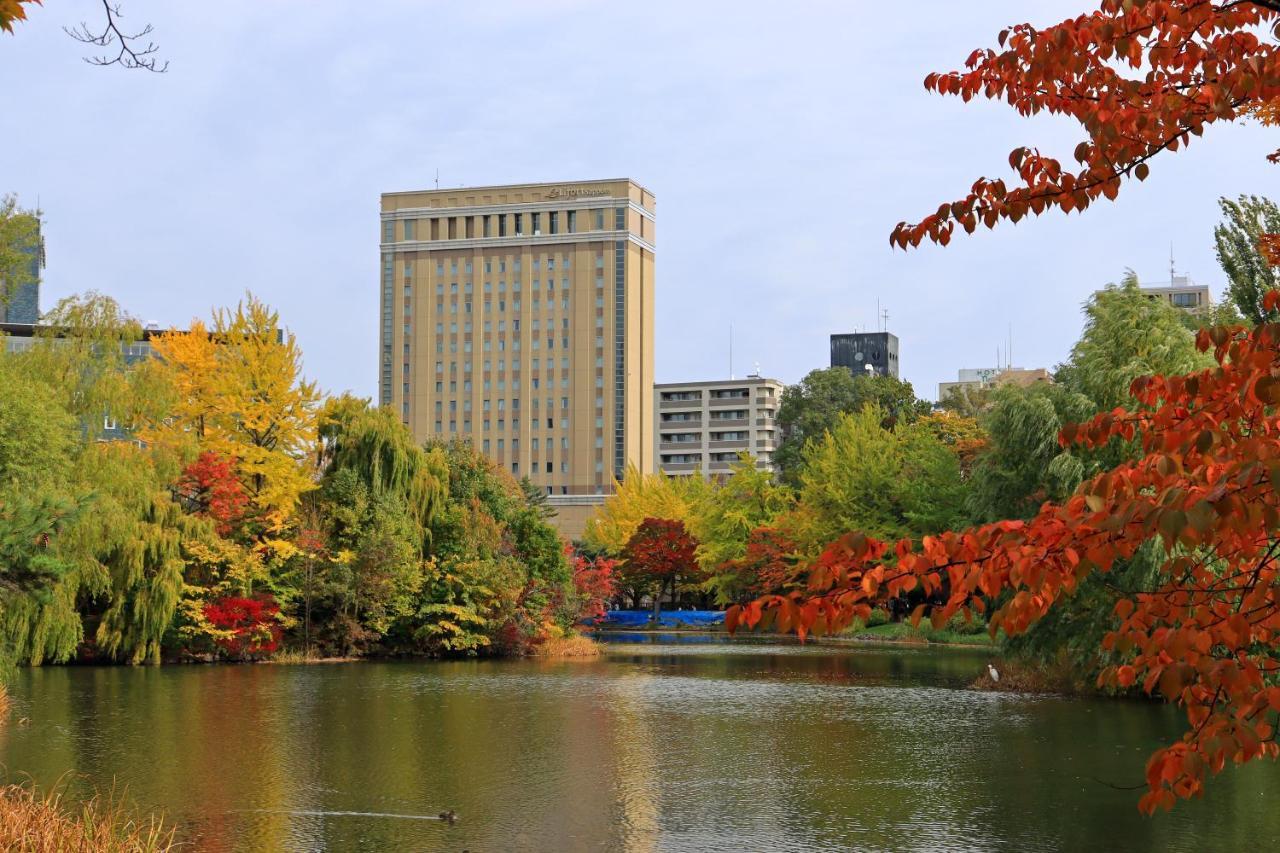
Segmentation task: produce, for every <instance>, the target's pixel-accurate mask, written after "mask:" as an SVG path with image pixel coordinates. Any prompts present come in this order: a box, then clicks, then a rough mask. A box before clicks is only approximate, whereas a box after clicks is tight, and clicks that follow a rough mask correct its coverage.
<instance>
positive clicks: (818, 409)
mask: <svg viewBox="0 0 1280 853" xmlns="http://www.w3.org/2000/svg"><path fill="white" fill-rule="evenodd" d="M872 405H874V406H877V407H878V408H879V409H880V410H881V412H882V413H883V416H884V417H885V419H886V423H893V422H895V421H898V420H904V421H912V420H915V418H917V417H919V416H920V415H923V414H925V413H927V412H928V411H929V404H928V403H927V402H925V401H923V400H920V399H917V398H916V395H915V391H914V389H912V387H911V383H910V382H904V381H902V380H899V379H895V378H893V377H892V376H878V375H877V376H854V375H853V374H852V373H850V372H849V370H848V369H847V368H844V367H827V368H821V369H818V370H813V371H810V372H809V373H808V375H806V376H805V377H804V378H803V379H801V380H800V381H799V382H798V383H796V384H795V385H789V386H787V388H786V390H785V391H783V392H782V402H781V404H780V405H779V407H778V425H779V427H780V428H781V430H782V444H781V445H779V447H778V450H777V452H776V453H775V454H774V461H775V462H776V463H777V465H778V468H779V470H780V471H781V472H782V475H783V478H784V479H785V480H787V481H789V482H792V483H794V482H796V481H797V480H796V478H797V474H798V471H799V468H800V466H801V465H802V464H803V460H804V446H805V443H806V442H808V441H810V440H812V439H820V438H821V437H822V435H823V433H825V432H827V431H828V430H830V429H831V428H832V427H833V426H834V425H835V423H836V421H837V419H838V418H839V416H840V415H841V414H853V413H855V412H860V411H862V410H863V409H864V408H866V407H867V406H872Z"/></svg>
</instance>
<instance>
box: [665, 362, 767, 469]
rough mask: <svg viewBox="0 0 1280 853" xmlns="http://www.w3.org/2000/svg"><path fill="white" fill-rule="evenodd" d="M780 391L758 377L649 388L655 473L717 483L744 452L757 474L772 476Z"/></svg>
mask: <svg viewBox="0 0 1280 853" xmlns="http://www.w3.org/2000/svg"><path fill="white" fill-rule="evenodd" d="M783 387H784V386H783V384H782V383H781V382H779V381H778V380H776V379H765V378H763V377H760V376H748V377H746V378H745V379H726V380H721V381H718V382H671V383H665V384H656V385H654V386H653V391H654V397H655V400H654V404H655V405H654V411H655V413H656V415H655V416H656V418H657V422H656V423H655V424H654V430H653V431H654V435H656V436H657V445H658V447H657V454H656V455H657V458H658V468H659V469H661V470H662V471H663V472H665V473H666V474H668V475H669V476H675V477H689V476H693V475H694V474H701V475H702V476H703V477H704V478H708V479H709V478H721V477H725V476H727V475H728V474H729V471H730V469H731V468H732V467H733V463H734V462H736V461H737V459H738V454H740V453H742V452H743V451H746V452H747V453H749V454H750V455H751V456H752V457H754V459H755V461H756V467H757V468H762V469H764V470H767V471H773V470H774V467H773V453H774V451H775V450H776V449H777V447H778V445H779V444H780V443H781V441H782V435H781V431H780V429H779V427H778V422H777V417H778V406H779V405H780V403H781V402H782V389H783Z"/></svg>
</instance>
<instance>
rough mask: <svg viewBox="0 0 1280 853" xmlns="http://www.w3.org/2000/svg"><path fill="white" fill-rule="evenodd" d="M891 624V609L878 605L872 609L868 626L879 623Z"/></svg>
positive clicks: (868, 618) (874, 625)
mask: <svg viewBox="0 0 1280 853" xmlns="http://www.w3.org/2000/svg"><path fill="white" fill-rule="evenodd" d="M888 624H889V611H887V610H884V609H882V608H879V607H877V608H876V609H875V610H872V611H871V615H870V616H868V617H867V627H868V628H874V627H876V626H877V625H888Z"/></svg>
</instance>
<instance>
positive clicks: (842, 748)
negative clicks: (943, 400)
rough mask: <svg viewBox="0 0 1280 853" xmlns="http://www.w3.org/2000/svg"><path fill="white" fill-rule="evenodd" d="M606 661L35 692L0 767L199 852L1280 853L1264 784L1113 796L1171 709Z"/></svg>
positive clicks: (840, 661)
mask: <svg viewBox="0 0 1280 853" xmlns="http://www.w3.org/2000/svg"><path fill="white" fill-rule="evenodd" d="M611 639H612V641H611V642H610V643H609V644H608V645H607V651H606V654H605V655H604V656H602V657H600V658H597V659H590V660H566V661H537V660H517V661H455V662H418V663H352V664H326V665H310V666H307V665H303V666H178V667H163V668H148V669H143V668H138V669H128V668H123V667H119V668H90V667H47V668H43V669H37V670H25V671H22V672H20V673H18V675H17V677H16V679H15V682H14V683H13V684H12V686H11V692H12V694H13V697H14V700H15V708H14V712H13V716H12V718H11V719H14V720H16V719H17V718H19V717H22V716H27V717H29V718H30V720H31V721H30V723H29V724H27V725H24V726H19V725H16V724H14V723H12V722H11V723H10V725H8V726H7V727H4V728H0V765H3V766H4V768H6V771H5V772H6V774H7V776H8V778H9V779H14V778H17V777H19V776H21V775H24V774H25V775H29V776H30V777H32V778H34V779H35V780H37V781H38V782H39V783H41V784H45V785H48V784H52V783H54V782H55V781H57V780H58V779H59V778H61V777H64V775H65V774H68V773H69V772H74V773H75V774H79V775H77V776H74V777H72V781H71V784H73V785H76V786H80V787H82V788H83V787H85V786H97V787H98V788H100V789H104V790H105V789H110V787H111V786H112V784H113V782H114V783H115V784H116V785H117V787H127V791H128V795H129V796H130V797H131V798H132V799H133V800H134V801H136V802H137V803H139V804H140V805H141V806H143V807H145V808H148V809H157V810H162V811H163V812H164V813H165V814H166V815H167V816H168V817H169V819H170V820H172V821H174V822H176V823H177V824H178V825H179V826H180V827H181V830H182V836H181V837H182V838H183V839H184V840H186V841H189V842H191V843H192V847H193V848H194V849H199V850H255V849H266V850H318V849H332V850H355V849H361V850H455V851H457V850H469V851H472V853H481V851H523V850H529V851H576V850H583V851H590V850H607V851H613V850H624V851H650V850H653V851H658V850H664V851H665V850H672V851H705V850H770V851H774V850H777V851H787V850H794V851H823V850H841V851H843V850H909V849H910V850H919V849H926V850H927V849H933V850H944V849H957V848H963V849H971V850H1019V851H1022V850H1032V849H1035V850H1084V849H1098V850H1188V851H1208V850H1243V849H1276V848H1277V845H1278V844H1280V809H1276V808H1275V803H1276V799H1275V797H1276V795H1277V794H1280V768H1278V767H1277V766H1276V765H1274V764H1270V763H1268V764H1260V763H1258V764H1254V765H1251V766H1249V767H1245V768H1241V769H1228V770H1227V771H1226V772H1225V773H1224V774H1223V775H1222V776H1220V777H1219V778H1218V779H1217V780H1215V781H1214V783H1213V784H1212V785H1211V786H1210V789H1209V792H1208V794H1207V795H1206V797H1205V798H1204V799H1203V800H1199V801H1195V802H1191V803H1187V804H1183V805H1181V806H1179V808H1178V809H1177V810H1175V812H1173V813H1172V814H1167V815H1160V816H1157V817H1155V818H1153V819H1148V818H1144V817H1142V816H1141V815H1139V814H1138V813H1137V811H1136V809H1135V802H1136V800H1137V797H1138V792H1136V791H1122V790H1116V789H1115V788H1114V787H1112V786H1114V785H1121V786H1123V785H1132V784H1138V783H1140V782H1141V780H1142V769H1143V765H1144V762H1145V759H1146V756H1147V755H1148V753H1149V752H1150V751H1151V750H1152V749H1153V748H1154V747H1155V746H1157V745H1158V744H1160V743H1161V742H1163V741H1166V740H1168V739H1170V738H1172V737H1175V736H1176V735H1177V733H1178V732H1179V721H1178V718H1177V716H1176V714H1175V713H1173V712H1172V711H1171V709H1168V708H1164V707H1162V706H1157V705H1154V704H1148V703H1142V702H1108V701H1088V700H1080V699H1068V698H1063V697H1052V696H1028V695H1017V694H998V693H982V692H975V691H971V690H966V689H964V687H965V685H966V684H968V683H969V682H970V681H972V679H973V678H974V677H976V676H977V674H978V673H979V672H980V671H981V669H982V668H983V667H984V666H985V664H986V660H987V658H986V656H985V655H984V654H982V653H981V652H977V651H969V650H958V649H936V648H935V649H931V648H915V647H872V646H860V647H833V646H822V645H812V644H810V645H806V646H799V645H794V644H784V643H778V642H768V643H760V642H750V641H730V642H726V641H724V640H722V639H719V638H710V637H705V636H704V637H697V636H695V637H692V638H686V637H679V636H660V637H657V638H653V637H644V636H620V637H613V638H611ZM448 809H453V810H456V812H457V814H458V816H459V820H458V822H457V823H455V824H448V823H445V822H442V821H440V820H438V819H432V818H434V816H435V815H437V814H438V813H440V812H441V811H444V810H448Z"/></svg>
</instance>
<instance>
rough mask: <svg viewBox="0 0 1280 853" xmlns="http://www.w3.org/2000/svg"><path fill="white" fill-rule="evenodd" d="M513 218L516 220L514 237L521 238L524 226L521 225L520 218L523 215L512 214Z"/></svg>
mask: <svg viewBox="0 0 1280 853" xmlns="http://www.w3.org/2000/svg"><path fill="white" fill-rule="evenodd" d="M514 216H515V219H516V236H517V237H519V236H521V235H522V234H524V226H523V223H522V221H521V217H522V216H524V214H522V213H516V214H514Z"/></svg>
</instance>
